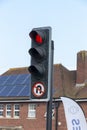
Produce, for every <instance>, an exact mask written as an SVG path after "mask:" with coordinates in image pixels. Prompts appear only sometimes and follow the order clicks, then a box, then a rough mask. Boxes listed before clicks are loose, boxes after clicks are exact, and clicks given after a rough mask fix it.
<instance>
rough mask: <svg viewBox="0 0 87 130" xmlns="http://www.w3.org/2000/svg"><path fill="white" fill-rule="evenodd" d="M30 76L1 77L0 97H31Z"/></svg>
mask: <svg viewBox="0 0 87 130" xmlns="http://www.w3.org/2000/svg"><path fill="white" fill-rule="evenodd" d="M29 83H30V75H29V74H18V75H8V76H0V97H16V96H18V97H26V96H29V95H30V94H29V93H30V92H29Z"/></svg>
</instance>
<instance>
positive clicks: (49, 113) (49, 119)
mask: <svg viewBox="0 0 87 130" xmlns="http://www.w3.org/2000/svg"><path fill="white" fill-rule="evenodd" d="M51 49H52V50H51V51H52V56H51V58H52V59H51V63H50V64H51V69H50V70H51V75H50V80H49V82H50V100H49V101H48V102H47V122H46V130H52V93H53V92H52V91H53V55H54V42H53V41H51Z"/></svg>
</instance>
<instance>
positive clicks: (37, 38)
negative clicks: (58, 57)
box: [28, 27, 52, 100]
mask: <svg viewBox="0 0 87 130" xmlns="http://www.w3.org/2000/svg"><path fill="white" fill-rule="evenodd" d="M29 36H30V38H31V48H30V49H29V54H30V56H31V65H30V66H29V68H28V70H29V72H30V73H31V99H39V100H40V99H46V100H48V98H49V89H50V75H51V58H52V41H51V27H39V28H34V29H32V31H31V32H30V33H29Z"/></svg>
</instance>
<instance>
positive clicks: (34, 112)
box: [28, 104, 36, 118]
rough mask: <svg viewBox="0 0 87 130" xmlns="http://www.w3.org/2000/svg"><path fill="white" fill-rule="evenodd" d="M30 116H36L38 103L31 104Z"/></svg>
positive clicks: (29, 108)
mask: <svg viewBox="0 0 87 130" xmlns="http://www.w3.org/2000/svg"><path fill="white" fill-rule="evenodd" d="M28 117H29V118H35V117H36V104H29V107H28Z"/></svg>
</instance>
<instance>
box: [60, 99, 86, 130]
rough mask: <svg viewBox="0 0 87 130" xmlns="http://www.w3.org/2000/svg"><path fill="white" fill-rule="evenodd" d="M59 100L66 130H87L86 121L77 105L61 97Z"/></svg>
mask: <svg viewBox="0 0 87 130" xmlns="http://www.w3.org/2000/svg"><path fill="white" fill-rule="evenodd" d="M61 100H62V102H63V105H64V111H65V117H66V123H67V128H68V130H87V123H86V119H85V116H84V113H83V111H82V109H81V107H80V106H79V105H78V103H76V102H75V101H73V100H72V99H70V98H67V97H61Z"/></svg>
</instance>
